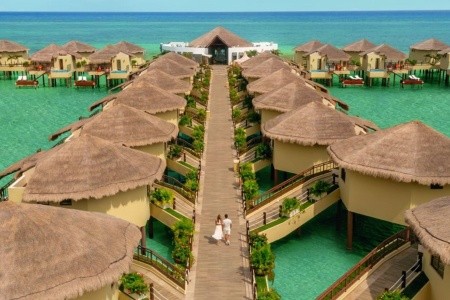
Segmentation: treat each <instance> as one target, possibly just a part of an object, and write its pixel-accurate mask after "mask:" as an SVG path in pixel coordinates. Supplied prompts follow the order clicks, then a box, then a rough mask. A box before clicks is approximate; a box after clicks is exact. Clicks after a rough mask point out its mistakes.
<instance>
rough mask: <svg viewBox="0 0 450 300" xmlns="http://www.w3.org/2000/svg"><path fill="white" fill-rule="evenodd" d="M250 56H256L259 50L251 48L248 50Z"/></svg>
mask: <svg viewBox="0 0 450 300" xmlns="http://www.w3.org/2000/svg"><path fill="white" fill-rule="evenodd" d="M246 53H247V56H248V57H253V56H256V54H258V51H256V50H249V51H247V52H246Z"/></svg>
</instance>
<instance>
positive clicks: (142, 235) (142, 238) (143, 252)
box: [141, 226, 147, 254]
mask: <svg viewBox="0 0 450 300" xmlns="http://www.w3.org/2000/svg"><path fill="white" fill-rule="evenodd" d="M145 249H147V239H146V236H145V226H142V227H141V253H142V254H145Z"/></svg>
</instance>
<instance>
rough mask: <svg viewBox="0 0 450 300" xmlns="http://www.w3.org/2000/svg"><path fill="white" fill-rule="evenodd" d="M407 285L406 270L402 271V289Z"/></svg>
mask: <svg viewBox="0 0 450 300" xmlns="http://www.w3.org/2000/svg"><path fill="white" fill-rule="evenodd" d="M405 287H406V271H402V289H404V288H405Z"/></svg>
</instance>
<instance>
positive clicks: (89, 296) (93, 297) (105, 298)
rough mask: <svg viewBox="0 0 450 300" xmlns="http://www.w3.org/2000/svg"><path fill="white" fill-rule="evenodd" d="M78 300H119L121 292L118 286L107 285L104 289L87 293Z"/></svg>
mask: <svg viewBox="0 0 450 300" xmlns="http://www.w3.org/2000/svg"><path fill="white" fill-rule="evenodd" d="M76 299H77V300H118V299H119V290H118V289H117V284H113V286H112V287H111V284H107V285H106V286H105V287H103V288H102V289H99V290H96V291H92V292H89V293H85V294H83V295H82V296H80V297H78V298H76Z"/></svg>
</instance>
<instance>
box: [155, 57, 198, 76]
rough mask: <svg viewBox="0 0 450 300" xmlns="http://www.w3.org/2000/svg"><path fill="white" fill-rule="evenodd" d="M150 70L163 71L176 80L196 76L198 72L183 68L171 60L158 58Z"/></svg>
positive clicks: (186, 67)
mask: <svg viewBox="0 0 450 300" xmlns="http://www.w3.org/2000/svg"><path fill="white" fill-rule="evenodd" d="M148 70H161V71H163V72H164V73H167V74H169V75H171V76H173V77H176V78H187V77H192V76H194V75H195V73H196V71H195V70H194V69H193V68H191V67H188V66H183V65H182V64H179V63H177V62H176V61H174V60H171V59H161V58H158V59H156V60H154V61H153V62H152V63H151V64H150V65H149V66H148Z"/></svg>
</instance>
